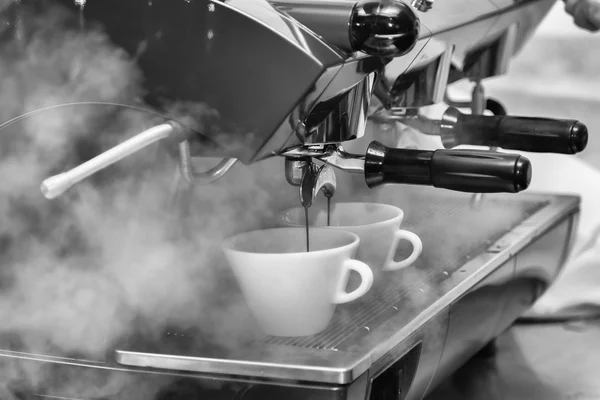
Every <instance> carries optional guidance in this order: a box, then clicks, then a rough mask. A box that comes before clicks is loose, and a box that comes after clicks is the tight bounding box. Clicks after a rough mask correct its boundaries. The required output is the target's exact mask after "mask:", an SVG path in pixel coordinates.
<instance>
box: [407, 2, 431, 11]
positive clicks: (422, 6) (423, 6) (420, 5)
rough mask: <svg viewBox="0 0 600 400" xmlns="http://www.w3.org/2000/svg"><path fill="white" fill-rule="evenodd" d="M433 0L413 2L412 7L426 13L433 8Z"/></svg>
mask: <svg viewBox="0 0 600 400" xmlns="http://www.w3.org/2000/svg"><path fill="white" fill-rule="evenodd" d="M434 2H435V0H413V1H412V6H413V7H414V8H416V9H417V10H419V11H421V12H427V11H429V10H430V9H431V7H433V3H434Z"/></svg>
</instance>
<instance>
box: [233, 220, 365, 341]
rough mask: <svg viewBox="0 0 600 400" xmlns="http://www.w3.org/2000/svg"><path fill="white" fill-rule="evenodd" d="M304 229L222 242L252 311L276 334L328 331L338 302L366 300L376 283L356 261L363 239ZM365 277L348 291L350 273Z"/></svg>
mask: <svg viewBox="0 0 600 400" xmlns="http://www.w3.org/2000/svg"><path fill="white" fill-rule="evenodd" d="M304 235H305V231H304V228H275V229H266V230H258V231H253V232H247V233H241V234H238V235H236V236H233V237H231V238H229V239H227V240H226V241H225V242H224V243H223V251H224V253H225V257H226V258H227V261H228V262H229V265H230V266H231V268H232V270H233V273H234V275H235V277H236V279H237V281H238V283H239V285H240V289H241V291H242V293H243V295H244V297H245V299H246V302H247V304H248V306H249V307H250V310H251V311H252V313H253V315H254V317H255V318H256V320H257V322H258V323H259V325H260V326H261V328H262V329H263V331H264V332H265V333H267V334H269V335H273V336H288V337H289V336H309V335H315V334H317V333H319V332H321V331H323V330H325V328H327V326H328V325H329V322H330V321H331V318H332V317H333V313H334V311H335V308H336V305H337V304H343V303H348V302H351V301H354V300H356V299H358V298H360V297H362V296H364V295H365V294H366V293H367V292H368V291H369V290H370V289H371V286H372V285H373V272H372V271H371V268H369V266H368V265H367V264H365V263H363V262H361V261H358V260H353V259H352V258H353V257H354V255H355V254H356V251H357V250H358V246H359V243H360V238H359V237H358V236H357V235H356V234H354V233H352V232H346V231H342V230H333V229H321V228H311V235H310V241H311V243H310V244H311V251H310V252H306V248H305V246H306V243H305V241H304V239H305V236H304ZM351 271H355V272H357V273H358V274H359V275H360V277H361V283H360V285H359V286H358V288H356V289H355V290H353V291H351V292H349V293H348V292H346V290H345V288H346V286H347V284H348V279H349V277H350V272H351Z"/></svg>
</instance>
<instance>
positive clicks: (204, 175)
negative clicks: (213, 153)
mask: <svg viewBox="0 0 600 400" xmlns="http://www.w3.org/2000/svg"><path fill="white" fill-rule="evenodd" d="M236 162H237V160H236V159H235V158H225V159H223V160H222V161H221V162H219V164H217V165H216V166H215V167H213V168H211V169H209V170H207V171H202V172H199V171H197V170H196V169H195V168H194V164H193V161H192V156H191V155H190V144H189V143H188V141H187V140H184V141H183V142H181V143H179V172H180V173H181V176H182V177H183V179H184V180H185V181H186V182H187V183H188V184H194V183H197V184H209V183H212V182H215V181H217V180H219V179H221V178H222V177H223V176H224V175H225V174H226V173H227V172H228V171H229V170H230V169H231V168H232V167H233V166H234V165H235V163H236Z"/></svg>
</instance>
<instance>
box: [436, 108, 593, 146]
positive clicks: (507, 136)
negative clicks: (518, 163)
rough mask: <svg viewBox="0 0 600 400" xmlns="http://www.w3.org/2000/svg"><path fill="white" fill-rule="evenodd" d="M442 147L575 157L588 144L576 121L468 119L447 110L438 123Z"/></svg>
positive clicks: (516, 118) (472, 117) (505, 117)
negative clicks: (500, 148)
mask: <svg viewBox="0 0 600 400" xmlns="http://www.w3.org/2000/svg"><path fill="white" fill-rule="evenodd" d="M440 134H441V137H442V142H443V144H444V147H446V148H452V147H455V146H459V145H463V144H468V145H474V146H489V147H502V148H506V149H515V150H523V151H530V152H536V153H561V154H576V153H579V152H581V151H583V150H584V149H585V147H586V146H587V142H588V130H587V127H586V126H585V125H584V124H583V123H581V122H579V121H576V120H563V119H552V118H533V117H517V116H506V115H474V114H473V115H470V114H463V113H461V112H460V111H459V110H457V109H456V108H454V107H449V108H448V110H446V112H445V113H444V116H443V117H442V120H441V121H440Z"/></svg>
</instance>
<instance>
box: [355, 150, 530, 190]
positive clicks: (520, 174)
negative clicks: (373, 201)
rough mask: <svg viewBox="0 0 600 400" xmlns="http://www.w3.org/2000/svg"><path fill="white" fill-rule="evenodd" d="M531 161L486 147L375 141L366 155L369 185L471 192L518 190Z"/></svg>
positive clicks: (522, 186)
mask: <svg viewBox="0 0 600 400" xmlns="http://www.w3.org/2000/svg"><path fill="white" fill-rule="evenodd" d="M531 171H532V168H531V163H530V161H529V160H528V159H527V158H525V157H523V156H521V155H518V154H504V153H497V152H493V151H487V150H436V151H427V150H412V149H392V148H388V147H386V146H384V145H382V144H381V143H379V142H372V143H371V144H370V145H369V148H368V149H367V154H366V156H365V180H366V183H367V186H369V187H370V188H373V187H377V186H380V185H384V184H389V183H403V184H414V185H431V186H434V187H437V188H443V189H449V190H455V191H459V192H470V193H500V192H506V193H518V192H520V191H522V190H525V189H527V187H529V184H530V182H531Z"/></svg>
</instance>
